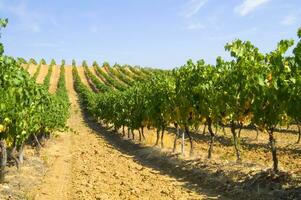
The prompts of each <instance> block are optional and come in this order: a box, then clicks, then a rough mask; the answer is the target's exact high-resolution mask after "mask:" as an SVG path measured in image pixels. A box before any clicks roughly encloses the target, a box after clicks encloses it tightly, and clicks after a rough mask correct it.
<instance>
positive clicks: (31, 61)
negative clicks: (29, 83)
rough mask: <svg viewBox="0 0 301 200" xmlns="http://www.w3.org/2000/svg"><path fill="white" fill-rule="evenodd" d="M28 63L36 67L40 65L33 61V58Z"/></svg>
mask: <svg viewBox="0 0 301 200" xmlns="http://www.w3.org/2000/svg"><path fill="white" fill-rule="evenodd" d="M28 63H29V64H34V65H37V64H38V63H37V61H36V60H35V59H33V58H30V59H29V62H28Z"/></svg>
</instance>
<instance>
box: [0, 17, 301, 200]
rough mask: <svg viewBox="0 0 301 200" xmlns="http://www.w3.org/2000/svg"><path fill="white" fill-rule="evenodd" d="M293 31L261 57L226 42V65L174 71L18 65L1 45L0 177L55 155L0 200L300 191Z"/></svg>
mask: <svg viewBox="0 0 301 200" xmlns="http://www.w3.org/2000/svg"><path fill="white" fill-rule="evenodd" d="M6 24H7V20H1V21H0V25H1V27H5V26H6ZM297 35H298V38H299V41H296V43H295V41H293V40H281V41H280V42H279V43H278V44H277V45H276V47H275V50H274V51H272V52H270V53H261V52H260V51H259V49H258V48H257V47H255V46H254V45H253V44H251V43H250V42H249V41H246V42H244V41H241V40H235V41H233V42H230V43H228V44H226V45H225V50H226V51H227V52H229V54H230V55H231V60H230V61H227V60H224V59H223V58H221V57H218V58H217V59H216V65H210V64H206V63H205V61H204V60H199V61H197V62H193V61H192V60H189V61H187V63H186V64H185V65H183V66H181V67H178V68H175V69H173V70H161V69H153V68H143V67H140V66H130V65H118V64H115V65H112V66H111V65H110V64H109V63H107V62H105V63H103V64H101V65H100V64H98V63H97V62H96V61H94V62H93V63H92V64H91V65H89V64H88V63H87V61H83V62H82V63H76V61H75V60H73V61H72V63H71V65H68V64H67V63H66V62H65V61H64V60H62V61H61V62H60V63H57V62H56V61H55V60H54V59H53V60H51V62H50V63H49V64H47V63H46V61H45V60H44V59H42V60H40V61H36V60H35V59H33V58H32V59H30V60H28V61H27V60H25V59H23V58H13V57H9V56H6V55H4V48H3V45H2V44H1V46H0V55H1V58H0V86H1V87H0V94H1V95H0V136H1V137H0V152H1V153H0V181H1V182H2V185H5V186H6V188H7V187H11V188H13V189H14V187H17V186H13V184H12V183H13V182H14V180H19V179H15V178H14V179H12V178H11V177H12V175H11V173H13V172H12V169H15V168H16V170H17V171H21V172H20V173H25V172H24V169H23V168H24V167H26V169H28V167H29V169H31V168H30V165H28V163H29V160H31V158H30V157H35V156H36V157H42V156H43V155H48V157H49V158H47V159H49V160H50V161H51V159H53V160H52V161H53V162H51V163H52V164H51V165H49V166H47V167H48V168H49V172H46V173H45V174H42V175H41V174H40V176H41V177H42V176H43V178H42V179H41V181H40V182H38V183H36V185H35V186H32V185H30V186H28V185H26V184H25V185H24V192H21V193H20V192H19V191H18V192H16V191H17V190H18V189H15V190H16V191H15V192H14V191H11V189H5V188H4V187H3V188H4V189H1V190H0V197H1V198H4V199H10V198H11V197H12V198H13V199H14V195H16V196H18V198H20V199H22V198H23V197H21V196H22V195H23V196H24V195H25V196H27V198H29V199H31V198H32V199H54V198H55V199H69V198H70V199H148V198H150V196H152V197H153V198H154V199H209V198H212V199H241V198H242V197H244V198H246V199H254V198H255V199H299V198H301V189H300V187H301V170H300V169H301V157H300V155H301V68H300V66H301V29H299V30H298V32H297ZM290 51H291V52H292V53H291V54H289V53H288V52H290ZM26 149H27V150H26ZM30 149H31V150H33V151H34V152H35V153H34V154H35V155H27V154H26V151H30ZM53 149H54V150H53ZM52 150H53V151H54V153H53V152H52ZM47 152H48V153H47ZM49 152H50V153H49ZM50 161H48V163H50ZM46 163H47V162H46ZM33 165H34V164H33ZM22 170H23V172H22ZM31 170H33V169H31ZM6 176H8V177H6ZM17 176H18V175H17ZM20 176H21V175H20ZM14 177H15V176H14ZM53 177H56V178H53ZM19 187H20V186H19ZM33 188H34V189H33ZM13 189H12V190H13ZM22 191H23V189H22Z"/></svg>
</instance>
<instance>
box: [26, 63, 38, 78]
mask: <svg viewBox="0 0 301 200" xmlns="http://www.w3.org/2000/svg"><path fill="white" fill-rule="evenodd" d="M37 68H38V65H32V64H30V65H29V67H28V73H29V74H30V76H33V74H34V73H35V72H36V70H37Z"/></svg>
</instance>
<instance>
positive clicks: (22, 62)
mask: <svg viewBox="0 0 301 200" xmlns="http://www.w3.org/2000/svg"><path fill="white" fill-rule="evenodd" d="M17 60H18V62H19V63H20V64H27V61H26V60H25V59H24V58H20V57H19V58H17Z"/></svg>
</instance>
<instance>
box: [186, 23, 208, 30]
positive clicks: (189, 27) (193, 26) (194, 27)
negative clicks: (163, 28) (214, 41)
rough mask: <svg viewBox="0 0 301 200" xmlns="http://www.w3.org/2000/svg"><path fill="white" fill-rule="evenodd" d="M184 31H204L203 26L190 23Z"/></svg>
mask: <svg viewBox="0 0 301 200" xmlns="http://www.w3.org/2000/svg"><path fill="white" fill-rule="evenodd" d="M186 29H188V30H200V29H205V26H204V25H203V24H201V23H191V24H189V25H188V26H187V27H186Z"/></svg>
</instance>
